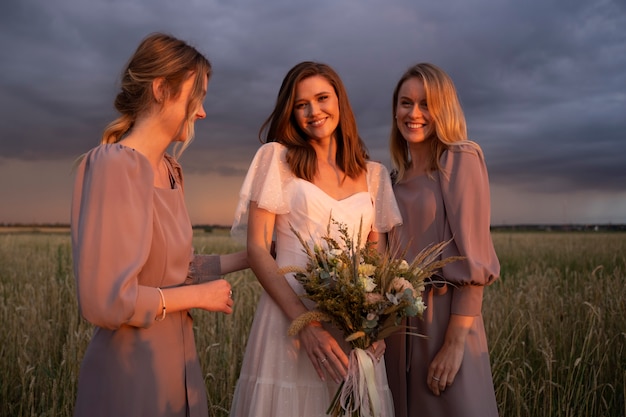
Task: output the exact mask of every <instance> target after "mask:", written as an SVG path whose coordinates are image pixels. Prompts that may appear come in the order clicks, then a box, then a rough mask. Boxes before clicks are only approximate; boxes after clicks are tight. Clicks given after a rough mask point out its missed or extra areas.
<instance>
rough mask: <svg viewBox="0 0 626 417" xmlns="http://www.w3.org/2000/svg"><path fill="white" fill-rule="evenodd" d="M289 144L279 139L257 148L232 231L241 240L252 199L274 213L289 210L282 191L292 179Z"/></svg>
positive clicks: (240, 197)
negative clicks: (288, 155)
mask: <svg viewBox="0 0 626 417" xmlns="http://www.w3.org/2000/svg"><path fill="white" fill-rule="evenodd" d="M286 156H287V148H286V147H285V146H283V145H281V144H279V143H277V142H269V143H266V144H264V145H262V146H261V147H260V148H259V150H258V151H257V153H256V155H255V156H254V159H253V160H252V163H251V164H250V168H249V169H248V173H247V174H246V178H245V179H244V181H243V185H242V186H241V191H240V192H239V203H238V204H237V208H236V210H235V220H234V222H233V226H232V229H231V235H232V236H233V238H235V239H236V240H237V241H239V242H242V243H243V242H245V241H246V233H247V227H248V214H249V208H250V201H255V202H256V203H257V204H258V206H259V207H260V208H262V209H264V210H267V211H270V212H272V213H275V214H286V213H288V212H289V203H288V200H287V199H286V198H285V194H284V192H283V190H284V188H285V186H286V184H287V182H288V181H290V180H292V179H293V175H292V174H291V171H290V170H289V165H288V164H287V160H286Z"/></svg>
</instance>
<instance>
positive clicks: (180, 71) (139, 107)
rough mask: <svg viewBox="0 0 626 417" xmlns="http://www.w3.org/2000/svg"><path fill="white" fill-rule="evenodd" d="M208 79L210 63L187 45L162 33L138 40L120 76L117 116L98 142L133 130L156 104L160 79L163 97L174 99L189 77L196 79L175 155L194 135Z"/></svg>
mask: <svg viewBox="0 0 626 417" xmlns="http://www.w3.org/2000/svg"><path fill="white" fill-rule="evenodd" d="M205 75H206V76H207V77H208V78H210V77H211V64H210V62H209V60H208V59H207V58H206V57H205V56H204V55H202V54H201V53H200V52H198V51H197V50H196V49H195V48H194V47H192V46H190V45H188V44H187V43H186V42H184V41H182V40H180V39H176V38H175V37H173V36H170V35H167V34H163V33H153V34H151V35H149V36H147V37H146V38H145V39H143V40H142V41H141V43H140V44H139V46H138V47H137V50H136V51H135V53H134V54H133V56H132V57H131V58H130V60H129V61H128V64H127V65H126V67H125V68H124V70H123V71H122V74H121V91H120V92H119V93H118V94H117V97H116V98H115V108H116V109H117V111H118V112H119V113H120V117H118V118H117V119H115V120H113V121H112V122H111V123H109V125H108V126H107V127H106V128H105V130H104V133H103V134H102V139H101V141H100V143H103V144H104V143H116V142H119V141H120V140H121V139H122V138H124V136H125V135H126V134H127V133H128V132H129V131H130V130H131V129H132V127H133V125H134V124H135V121H136V120H137V118H138V117H140V116H142V115H143V114H145V113H146V112H148V111H151V109H152V108H153V105H154V104H155V103H158V102H157V100H156V98H155V97H154V94H153V90H152V83H153V81H154V80H155V79H157V78H163V79H164V80H165V82H164V87H165V88H164V89H163V90H162V92H163V97H160V98H159V102H161V103H163V102H164V101H166V100H168V99H175V98H176V97H178V95H179V94H180V92H181V89H182V85H183V83H184V82H185V81H186V80H187V79H188V78H189V76H193V77H195V79H194V84H193V87H192V91H191V94H190V96H189V102H188V103H187V123H186V129H187V139H186V140H185V141H184V142H183V143H182V144H177V149H176V152H175V155H176V156H180V154H181V153H182V152H183V151H184V150H185V148H187V146H189V144H190V143H191V141H192V140H193V136H194V123H193V120H194V116H195V114H194V112H195V111H196V109H197V108H198V107H199V106H200V105H201V104H202V100H203V98H204V85H203V83H204V76H205Z"/></svg>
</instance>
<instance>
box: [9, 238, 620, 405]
mask: <svg viewBox="0 0 626 417" xmlns="http://www.w3.org/2000/svg"><path fill="white" fill-rule="evenodd" d="M493 238H494V243H495V245H496V251H497V253H498V256H499V258H500V261H501V264H502V276H501V279H500V280H499V281H497V282H496V283H495V284H494V285H492V286H491V287H489V288H487V290H486V291H485V299H484V304H483V313H484V316H485V323H486V327H487V335H488V340H489V347H490V351H491V363H492V370H493V376H494V385H495V388H496V396H497V400H498V407H499V409H500V415H501V416H503V417H504V416H506V417H518V416H519V417H521V416H533V417H534V416H552V417H555V416H557V417H566V416H567V417H574V416H576V417H578V416H607V417H614V416H624V417H626V404H625V400H624V398H625V391H626V285H625V284H626V234H624V233H593V232H588V233H576V232H541V233H521V232H494V233H493ZM194 246H195V248H196V250H197V251H199V252H202V253H227V252H232V251H236V250H238V249H239V248H238V247H237V246H236V245H235V244H234V243H233V242H232V241H231V240H230V238H229V237H228V234H227V233H225V232H224V231H221V230H214V231H213V232H211V233H205V232H196V235H195V237H194ZM226 278H227V279H228V280H229V281H230V282H231V283H232V284H233V289H234V293H235V312H234V313H233V314H232V315H230V316H225V315H222V314H215V313H208V312H204V311H194V313H193V314H194V317H195V326H194V329H195V333H196V345H197V347H198V353H199V356H200V361H201V364H202V366H203V369H204V372H205V381H206V387H207V394H208V398H209V402H210V404H209V405H210V408H211V411H212V415H214V416H227V415H228V408H229V405H230V401H231V399H232V393H233V389H234V385H235V382H236V379H237V374H238V371H239V366H240V365H241V359H242V356H243V351H244V348H245V343H246V337H247V334H248V329H249V327H250V324H251V320H252V316H253V313H254V309H255V305H256V300H257V299H258V296H259V292H260V286H259V284H258V283H257V282H256V280H255V278H254V276H253V275H252V274H251V273H250V272H249V271H245V272H238V273H234V274H230V275H228V276H227V277H226ZM0 321H1V323H2V326H1V327H0V341H1V344H0V378H1V379H0V416H12V417H13V416H16V417H22V416H60V417H65V416H71V415H72V408H73V403H74V398H75V393H76V380H77V375H78V370H79V366H80V360H81V358H82V355H83V352H84V350H85V347H86V345H87V343H88V342H89V338H90V335H91V331H92V328H91V326H90V325H89V324H88V323H86V322H85V321H84V320H83V319H81V318H80V316H79V315H78V311H77V305H76V297H75V290H74V278H73V274H72V269H71V248H70V243H69V235H68V234H67V232H58V231H57V232H54V231H49V230H37V231H29V232H20V231H19V230H11V231H5V232H2V233H0Z"/></svg>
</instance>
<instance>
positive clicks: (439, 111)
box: [389, 63, 467, 182]
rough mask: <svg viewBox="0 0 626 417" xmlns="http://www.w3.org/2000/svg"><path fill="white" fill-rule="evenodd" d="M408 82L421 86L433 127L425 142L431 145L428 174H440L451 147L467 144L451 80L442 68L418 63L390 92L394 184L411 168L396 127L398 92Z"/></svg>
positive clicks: (463, 123)
mask: <svg viewBox="0 0 626 417" xmlns="http://www.w3.org/2000/svg"><path fill="white" fill-rule="evenodd" d="M411 78H418V79H420V80H421V81H422V82H423V83H424V91H425V93H426V104H427V106H428V112H429V113H430V117H431V120H432V123H433V124H434V126H435V130H434V136H433V137H431V138H429V139H428V140H429V141H430V144H431V154H430V157H429V167H428V170H429V171H430V172H433V171H438V170H440V169H441V166H440V162H439V160H440V158H441V154H442V153H443V152H444V151H445V150H446V149H448V147H450V146H451V145H454V144H458V143H459V142H465V141H467V126H466V123H465V115H464V114H463V109H462V108H461V103H460V102H459V98H458V95H457V92H456V88H455V87H454V83H453V82H452V79H451V78H450V76H448V74H446V72H445V71H444V70H442V69H441V68H439V67H437V66H435V65H433V64H429V63H420V64H416V65H414V66H412V67H410V68H409V69H408V70H406V71H405V73H404V74H403V75H402V77H400V80H399V81H398V83H397V84H396V88H395V89H394V90H393V101H392V119H391V120H392V124H391V135H390V139H389V148H390V151H391V162H392V164H393V168H394V171H395V172H394V176H395V181H396V182H398V181H400V180H402V178H403V177H404V175H405V173H406V171H407V170H408V169H409V167H410V166H411V160H410V154H409V149H408V143H407V141H406V140H405V139H404V137H403V136H402V134H401V133H400V130H399V129H398V125H397V123H396V114H397V113H396V111H397V106H398V95H399V91H400V88H402V85H403V84H404V83H405V82H406V81H407V80H409V79H411Z"/></svg>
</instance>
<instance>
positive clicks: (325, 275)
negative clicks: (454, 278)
mask: <svg viewBox="0 0 626 417" xmlns="http://www.w3.org/2000/svg"><path fill="white" fill-rule="evenodd" d="M331 224H334V225H336V226H337V227H338V230H339V234H338V236H339V238H338V239H335V238H333V237H331V234H330V227H331ZM358 230H361V227H359V229H358ZM292 231H293V232H294V233H295V235H296V236H297V237H298V239H299V240H300V243H301V244H302V248H303V250H304V251H305V253H306V254H307V257H308V263H307V265H306V267H304V268H298V267H287V268H282V269H281V273H290V272H291V273H295V278H296V280H297V281H298V282H300V283H301V284H302V286H303V288H304V290H305V291H306V294H304V295H303V296H304V297H306V298H308V299H310V300H312V301H314V302H315V303H316V304H317V306H316V309H315V310H312V311H309V312H307V313H305V314H303V315H301V316H300V317H298V318H297V319H296V320H294V322H293V323H292V324H291V327H290V328H289V334H290V335H297V334H298V333H299V332H300V330H302V329H303V328H304V327H305V326H306V325H308V324H309V323H311V322H313V321H327V322H332V323H333V324H334V325H335V326H337V328H339V329H340V330H341V331H342V333H343V334H344V336H345V340H346V341H347V342H349V343H350V345H351V346H352V348H353V350H352V352H351V353H350V355H349V366H348V375H347V377H346V379H345V380H344V381H343V382H342V384H341V386H340V387H339V390H338V392H337V394H336V395H335V398H334V399H333V401H332V403H331V405H330V408H329V410H328V414H330V415H332V416H333V417H337V416H375V415H378V413H377V408H378V406H379V404H378V394H377V392H376V390H375V385H374V384H373V381H374V364H373V357H372V356H371V354H369V353H368V352H366V351H365V349H367V348H368V347H369V346H371V344H372V343H373V342H375V341H377V340H382V339H384V338H386V337H388V336H390V335H391V334H393V333H394V332H396V331H399V330H401V329H403V328H404V326H403V325H402V319H403V318H404V317H415V316H418V317H421V315H422V313H423V312H424V309H425V308H426V306H425V305H424V303H423V301H422V297H421V294H422V292H423V291H424V285H425V280H426V279H428V278H430V277H431V276H433V275H434V274H435V273H436V272H437V271H438V270H439V269H440V268H441V267H443V266H444V265H446V264H447V263H450V262H452V261H455V260H457V259H458V257H455V258H446V259H443V260H442V259H440V255H441V252H442V250H443V248H444V247H445V246H446V245H447V244H448V242H442V243H439V244H434V245H432V246H430V247H428V248H426V249H425V250H424V251H422V252H421V253H420V254H419V255H418V256H417V257H416V258H415V259H414V260H413V261H412V262H411V263H409V262H407V261H406V260H404V259H403V258H404V255H405V253H389V252H386V253H384V254H380V253H379V252H378V251H377V250H376V249H375V248H374V244H373V243H372V242H367V243H363V242H362V241H361V234H360V233H359V234H358V236H357V240H356V242H355V241H354V240H353V238H352V237H351V236H349V233H348V228H347V226H346V225H345V224H342V223H338V222H336V221H334V220H333V219H332V218H331V220H330V222H329V225H328V229H327V233H326V235H325V236H323V237H322V241H321V242H316V243H315V244H314V245H313V247H312V248H311V247H310V246H309V245H308V244H307V243H306V241H305V240H304V239H303V238H302V236H301V235H300V234H299V233H298V232H297V231H295V230H294V229H293V228H292Z"/></svg>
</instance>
